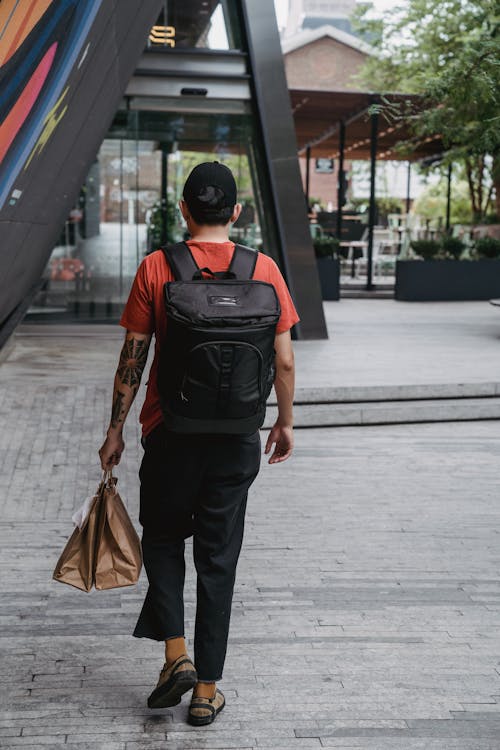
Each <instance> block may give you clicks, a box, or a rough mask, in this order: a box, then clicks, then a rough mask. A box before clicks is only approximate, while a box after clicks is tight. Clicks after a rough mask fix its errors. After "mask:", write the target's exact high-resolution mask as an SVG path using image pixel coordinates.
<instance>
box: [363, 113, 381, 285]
mask: <svg viewBox="0 0 500 750" xmlns="http://www.w3.org/2000/svg"><path fill="white" fill-rule="evenodd" d="M370 120H371V133H370V210H369V214H368V262H367V279H366V290H367V291H368V292H370V291H372V290H373V289H375V286H374V284H373V226H374V224H375V212H376V205H375V178H376V169H377V137H378V114H377V113H376V112H374V113H372V114H371V115H370Z"/></svg>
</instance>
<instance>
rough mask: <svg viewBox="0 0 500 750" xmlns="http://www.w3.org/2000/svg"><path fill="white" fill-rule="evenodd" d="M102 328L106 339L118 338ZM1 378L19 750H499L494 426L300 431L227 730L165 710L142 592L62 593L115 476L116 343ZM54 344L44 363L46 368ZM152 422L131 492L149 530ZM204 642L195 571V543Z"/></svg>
mask: <svg viewBox="0 0 500 750" xmlns="http://www.w3.org/2000/svg"><path fill="white" fill-rule="evenodd" d="M102 334H105V331H103V332H102ZM35 348H36V352H35V353H36V356H31V355H30V352H29V346H28V342H26V344H25V347H24V348H22V347H21V349H19V350H17V353H16V351H15V352H14V353H13V354H12V356H11V357H10V358H9V359H8V360H7V362H6V363H4V364H3V365H2V366H1V367H0V414H1V425H2V429H1V431H0V488H1V490H0V510H1V513H0V558H1V566H0V570H1V574H0V597H1V598H0V601H1V608H0V628H1V630H0V649H1V651H2V654H1V656H0V665H1V676H0V680H1V682H0V707H1V708H0V747H1V748H17V747H23V748H30V749H32V750H34V749H35V748H37V749H38V748H52V747H53V748H58V747H59V746H65V747H67V748H68V750H77V749H81V750H84V749H85V750H87V749H90V748H92V749H93V750H157V749H158V750H159V748H162V749H164V748H165V749H167V750H202V749H204V750H219V749H221V750H222V749H223V748H226V749H227V750H229V749H231V750H243V749H245V750H265V749H269V750H270V749H271V748H273V750H293V749H294V748H296V749H297V750H309V748H318V749H319V750H320V749H321V748H353V749H354V748H356V749H357V750H393V749H394V750H395V749H397V750H424V749H425V750H500V628H499V623H500V619H499V618H500V546H499V541H500V540H499V531H500V504H499V503H498V484H499V480H498V477H499V476H500V471H499V468H500V467H499V456H500V430H499V424H498V422H497V421H491V422H480V423H479V422H478V423H474V422H472V423H439V424H420V425H393V426H386V427H355V428H352V427H345V428H338V429H311V430H299V431H297V447H296V452H295V455H294V458H293V460H291V461H289V462H287V463H285V464H283V465H282V466H275V467H269V466H268V465H267V464H266V463H264V462H263V464H262V471H261V474H260V476H259V478H258V480H257V482H256V483H255V485H254V487H253V490H252V493H251V497H250V500H249V505H248V515H247V522H246V530H245V541H244V548H243V551H242V555H241V558H240V564H239V567H238V575H237V582H236V588H235V596H234V607H233V615H232V621H231V634H230V642H229V649H228V657H227V661H226V668H225V673H224V679H223V680H222V682H221V688H222V689H223V690H224V692H225V694H226V699H227V706H226V708H225V710H224V711H223V712H222V713H221V715H220V716H219V718H218V719H217V721H216V722H215V724H213V725H212V726H210V727H198V728H193V727H190V726H189V725H188V724H186V723H185V716H186V711H187V704H188V696H185V697H184V699H183V702H182V704H180V705H179V706H176V707H174V708H173V709H165V710H161V711H150V710H148V709H147V707H146V705H145V699H146V697H147V695H148V693H149V692H150V690H151V688H152V686H153V685H154V684H155V682H156V679H157V674H158V670H159V668H160V667H161V663H162V646H161V645H159V644H156V643H152V642H151V643H150V642H148V641H145V640H140V641H138V640H136V639H134V638H133V637H132V636H131V635H130V633H131V631H132V629H133V626H134V624H135V620H136V617H137V615H138V611H139V608H140V605H141V603H142V599H143V596H144V593H145V588H146V582H145V578H144V575H143V576H142V577H141V581H140V582H139V584H138V585H137V586H135V587H131V588H127V589H121V590H117V591H110V592H92V593H91V594H84V593H82V592H79V591H76V590H73V589H71V588H69V587H65V586H63V585H61V584H58V583H56V582H53V581H52V580H51V573H52V569H53V567H54V564H55V561H56V559H57V556H58V554H59V552H60V550H61V548H62V546H63V544H64V543H65V540H66V538H67V536H68V534H69V533H70V531H71V514H72V512H73V511H74V509H75V508H76V507H78V506H79V505H80V504H81V502H82V501H83V499H84V498H85V497H86V496H87V495H88V494H90V493H92V492H93V490H94V489H95V486H96V483H97V481H98V479H99V477H100V472H99V468H98V463H97V455H96V450H97V448H98V447H99V445H100V441H101V438H102V433H103V429H104V426H105V423H106V421H107V416H108V410H109V401H110V394H111V381H112V375H113V372H112V368H113V365H114V360H115V357H116V356H117V354H118V350H119V348H120V341H119V339H118V338H116V337H115V336H111V337H109V338H108V336H107V334H106V335H98V334H97V333H96V334H95V336H94V337H93V338H90V339H89V338H86V337H81V338H79V337H78V335H77V334H76V333H73V334H71V335H69V336H65V337H62V336H57V337H52V338H51V337H50V336H49V337H47V338H43V337H42V339H40V340H38V342H37V343H36V347H35ZM44 352H45V354H44ZM136 418H137V409H135V410H134V414H132V415H131V418H130V419H129V422H128V424H127V431H126V443H127V449H126V453H125V455H124V459H123V462H122V464H121V465H120V467H119V468H118V471H117V475H118V478H119V488H120V490H121V493H122V496H123V498H124V500H125V501H126V503H127V505H128V507H129V510H130V513H131V515H132V517H133V518H134V519H136V518H137V495H138V483H137V467H138V462H139V460H140V452H141V451H140V448H139V445H138V429H137V423H136ZM187 560H188V569H187V583H186V633H187V635H188V645H191V644H192V640H191V637H192V633H193V623H194V613H195V610H194V607H195V579H194V568H193V565H192V561H191V549H190V546H188V550H187Z"/></svg>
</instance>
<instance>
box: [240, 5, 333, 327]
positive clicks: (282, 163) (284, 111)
mask: <svg viewBox="0 0 500 750" xmlns="http://www.w3.org/2000/svg"><path fill="white" fill-rule="evenodd" d="M240 7H241V11H242V21H243V30H244V33H245V37H246V43H247V49H248V57H249V68H250V70H249V72H250V74H251V82H252V88H253V103H254V113H255V116H256V120H257V126H258V128H257V129H258V131H260V133H259V134H260V137H261V141H262V146H263V151H264V155H265V164H264V167H265V174H263V175H261V179H266V178H267V182H268V186H269V193H270V196H271V200H270V204H271V205H269V215H270V216H271V217H272V218H273V223H274V224H275V227H276V235H277V243H278V247H277V251H278V261H279V264H280V266H281V270H282V271H283V273H284V275H285V278H286V281H287V283H288V285H289V287H290V291H291V294H292V296H293V298H294V300H295V303H296V305H297V309H298V312H299V315H300V318H301V320H300V323H299V324H298V325H297V326H296V328H295V331H296V335H297V337H298V338H307V339H323V338H327V336H328V334H327V330H326V322H325V316H324V313H323V302H322V297H321V287H320V284H319V276H318V269H317V265H316V258H315V255H314V248H313V245H312V238H311V233H310V230H309V221H308V218H307V212H306V206H305V201H304V188H303V184H302V177H301V174H300V169H299V161H298V158H297V139H296V136H295V127H294V123H293V116H292V110H291V106H290V95H289V93H288V86H287V81H286V76H285V67H284V63H283V55H282V52H281V43H280V38H279V33H278V24H277V22H276V15H275V11H274V3H272V2H270V1H269V0H241V3H240Z"/></svg>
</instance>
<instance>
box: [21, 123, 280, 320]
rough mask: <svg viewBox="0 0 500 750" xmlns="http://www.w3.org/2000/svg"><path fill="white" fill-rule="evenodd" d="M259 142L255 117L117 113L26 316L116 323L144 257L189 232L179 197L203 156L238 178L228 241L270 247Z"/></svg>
mask: <svg viewBox="0 0 500 750" xmlns="http://www.w3.org/2000/svg"><path fill="white" fill-rule="evenodd" d="M255 141H256V138H255V134H254V132H253V119H252V117H251V116H250V115H236V114H220V113H219V114H192V113H185V114H183V113H167V112H157V111H120V112H118V113H117V115H116V116H115V119H114V122H113V124H112V127H111V129H110V131H109V133H108V137H107V138H106V139H105V140H104V142H103V143H102V145H101V148H100V150H99V153H98V155H97V158H96V161H95V162H94V164H93V165H92V167H91V169H90V172H89V174H88V176H87V179H86V181H85V184H84V185H83V186H82V189H81V191H80V196H79V200H78V202H77V205H75V207H74V209H73V210H72V211H71V212H70V215H69V216H68V219H67V221H66V222H65V225H64V227H63V229H62V231H61V235H60V238H59V240H58V243H57V245H56V247H55V248H54V251H53V253H52V256H51V258H50V260H49V263H48V265H47V267H46V270H45V275H44V284H43V287H42V290H41V291H40V293H39V294H38V296H37V298H36V300H35V302H34V305H33V306H32V308H31V310H30V313H29V317H30V318H31V319H38V320H43V319H47V318H49V319H53V320H77V321H82V322H93V321H95V322H112V321H116V320H117V319H118V318H119V316H120V314H121V311H122V309H123V304H124V302H125V301H126V299H127V296H128V293H129V290H130V286H131V284H132V281H133V278H134V275H135V272H136V270H137V267H138V265H139V264H140V262H141V260H142V259H143V258H144V257H145V255H147V254H148V253H150V252H153V251H154V250H156V249H158V247H159V246H160V245H162V244H164V243H167V242H178V241H180V240H182V239H186V238H187V237H188V235H187V233H186V226H185V223H184V221H183V219H182V216H181V214H180V211H179V208H178V201H179V199H180V198H181V196H182V188H183V186H184V183H185V181H186V179H187V176H188V174H189V172H190V171H191V169H192V168H193V167H194V166H195V165H196V164H198V163H200V162H202V161H211V160H214V159H217V160H218V161H221V162H223V163H225V164H227V165H228V166H229V167H230V169H231V170H232V171H233V173H234V176H235V178H236V181H237V184H238V201H239V202H240V203H242V204H243V211H242V214H241V217H240V218H239V220H238V222H237V223H236V224H235V225H234V226H233V227H232V229H231V234H230V236H231V239H233V240H234V241H235V242H241V243H243V244H246V245H249V246H251V247H254V248H256V249H265V251H266V252H270V250H271V242H270V240H269V227H268V223H269V222H268V221H267V222H266V212H265V211H264V210H263V206H264V199H263V197H262V194H261V188H260V186H259V179H258V174H259V169H261V168H262V165H261V166H260V167H259V164H258V163H257V162H256V153H255V151H256V149H255V145H254V144H255ZM261 220H262V222H263V223H261ZM261 227H262V230H261ZM262 232H264V236H265V241H264V242H263V238H262Z"/></svg>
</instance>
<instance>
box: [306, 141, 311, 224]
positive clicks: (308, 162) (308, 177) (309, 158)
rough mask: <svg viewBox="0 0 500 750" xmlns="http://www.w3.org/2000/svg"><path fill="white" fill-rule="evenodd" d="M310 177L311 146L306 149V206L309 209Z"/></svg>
mask: <svg viewBox="0 0 500 750" xmlns="http://www.w3.org/2000/svg"><path fill="white" fill-rule="evenodd" d="M310 179H311V147H310V146H308V147H307V149H306V206H307V210H308V211H309V186H310Z"/></svg>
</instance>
